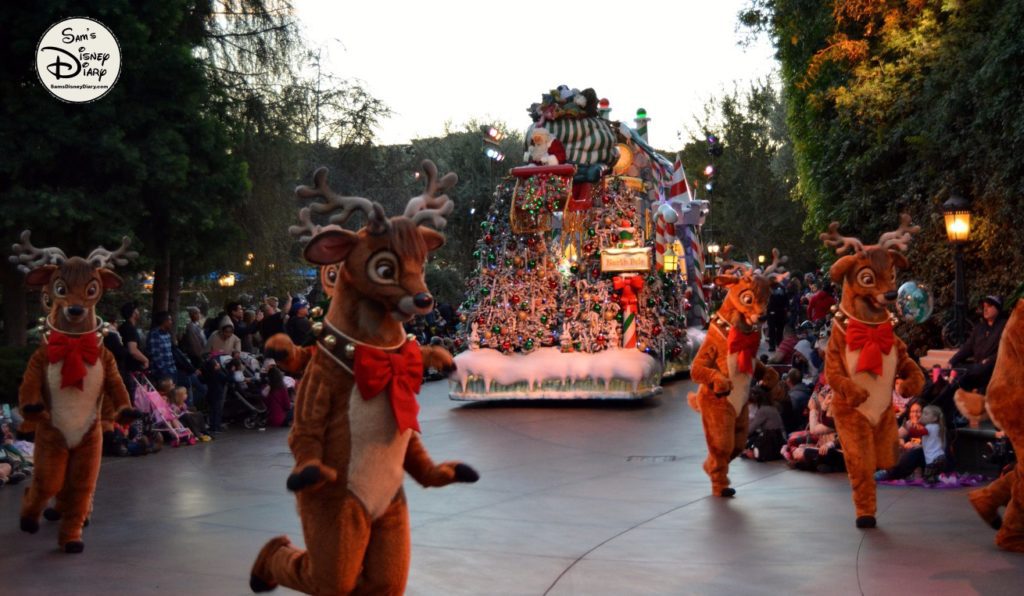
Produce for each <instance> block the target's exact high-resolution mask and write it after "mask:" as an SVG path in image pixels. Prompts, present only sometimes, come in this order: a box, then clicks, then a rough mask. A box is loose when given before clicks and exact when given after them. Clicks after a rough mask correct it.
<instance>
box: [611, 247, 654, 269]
mask: <svg viewBox="0 0 1024 596" xmlns="http://www.w3.org/2000/svg"><path fill="white" fill-rule="evenodd" d="M650 270H651V247H649V246H645V247H638V248H606V249H604V250H602V251H601V272H602V273H624V272H629V271H650Z"/></svg>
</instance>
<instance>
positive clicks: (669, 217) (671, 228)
mask: <svg viewBox="0 0 1024 596" xmlns="http://www.w3.org/2000/svg"><path fill="white" fill-rule="evenodd" d="M678 219H679V214H677V213H676V210H675V209H673V208H672V206H671V205H669V204H668V203H662V204H661V205H660V206H659V207H658V210H657V211H656V212H655V215H654V267H655V269H657V270H658V271H664V270H665V252H666V250H668V246H669V245H670V244H672V243H674V242H675V241H676V221H677V220H678Z"/></svg>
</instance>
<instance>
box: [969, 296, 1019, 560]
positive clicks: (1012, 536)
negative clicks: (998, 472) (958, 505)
mask: <svg viewBox="0 0 1024 596" xmlns="http://www.w3.org/2000/svg"><path fill="white" fill-rule="evenodd" d="M1021 378H1024V300H1018V301H1017V305H1016V306H1015V307H1014V309H1013V312H1012V313H1011V314H1010V320H1008V321H1007V322H1006V327H1005V328H1004V329H1003V337H1002V339H1000V341H999V351H998V352H997V355H996V365H995V370H994V371H993V373H992V380H991V381H989V384H988V390H987V391H986V392H985V409H986V410H987V411H988V414H989V416H990V417H991V418H992V422H993V423H994V424H995V425H996V426H998V427H999V428H1000V429H1001V430H1002V431H1003V432H1004V433H1006V438H1008V439H1009V440H1010V443H1011V444H1012V445H1013V446H1014V448H1015V449H1016V450H1017V452H1018V453H1020V451H1019V450H1020V449H1021V447H1022V446H1024V386H1022V385H1021ZM969 497H970V502H971V505H972V506H973V507H974V509H975V510H976V511H977V512H978V515H980V516H981V518H982V519H983V520H985V523H987V524H989V526H991V527H992V528H994V529H997V530H999V531H998V532H997V533H996V545H997V546H998V547H999V548H1002V549H1005V550H1008V551H1014V552H1018V553H1024V466H1022V465H1021V464H1020V462H1018V463H1017V465H1016V466H1014V468H1013V470H1011V471H1009V472H1007V473H1006V474H1004V475H1002V476H1000V477H999V478H996V479H995V480H994V481H993V482H992V484H990V485H988V486H986V487H984V488H981V489H978V490H974V491H971V493H970V495H969ZM1000 507H1006V512H1005V513H1004V515H1003V516H1002V517H1000V515H999V508H1000Z"/></svg>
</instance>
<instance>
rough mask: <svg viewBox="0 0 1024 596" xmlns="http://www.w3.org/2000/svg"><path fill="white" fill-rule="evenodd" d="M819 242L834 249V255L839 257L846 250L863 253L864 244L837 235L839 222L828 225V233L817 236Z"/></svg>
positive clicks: (849, 237) (851, 238)
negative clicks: (819, 239)
mask: <svg viewBox="0 0 1024 596" xmlns="http://www.w3.org/2000/svg"><path fill="white" fill-rule="evenodd" d="M818 237H819V238H821V241H822V242H824V243H825V244H826V245H828V246H831V247H833V248H835V249H836V254H837V255H841V254H843V253H844V252H846V251H847V250H853V252H864V244H863V243H862V242H861V241H860V240H858V239H857V238H854V237H852V236H842V235H840V234H839V222H838V221H834V222H832V223H830V224H828V232H827V233H822V234H820V235H819V236H818Z"/></svg>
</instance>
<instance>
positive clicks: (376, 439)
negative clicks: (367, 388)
mask: <svg viewBox="0 0 1024 596" xmlns="http://www.w3.org/2000/svg"><path fill="white" fill-rule="evenodd" d="M348 416H349V426H350V427H351V429H352V452H351V458H350V460H349V464H348V488H349V490H351V491H352V493H353V494H355V495H356V496H357V497H359V500H361V501H362V502H363V505H364V506H365V507H366V511H367V513H369V514H370V518H371V519H377V518H378V517H380V516H381V514H383V513H384V511H385V510H386V509H387V508H388V506H389V505H390V504H391V501H392V500H393V499H394V498H395V495H396V494H397V493H398V489H399V488H401V486H402V480H403V478H404V476H405V469H404V463H405V451H406V447H407V446H408V445H409V438H410V437H411V436H412V430H411V429H406V430H405V432H403V433H399V432H398V424H397V423H396V422H395V415H394V413H393V412H392V411H391V402H390V400H389V398H388V395H387V394H386V393H385V394H381V395H378V396H376V397H374V398H373V399H370V400H364V399H363V396H362V395H361V394H360V393H359V389H358V387H353V388H352V396H351V398H350V399H349V407H348Z"/></svg>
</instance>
